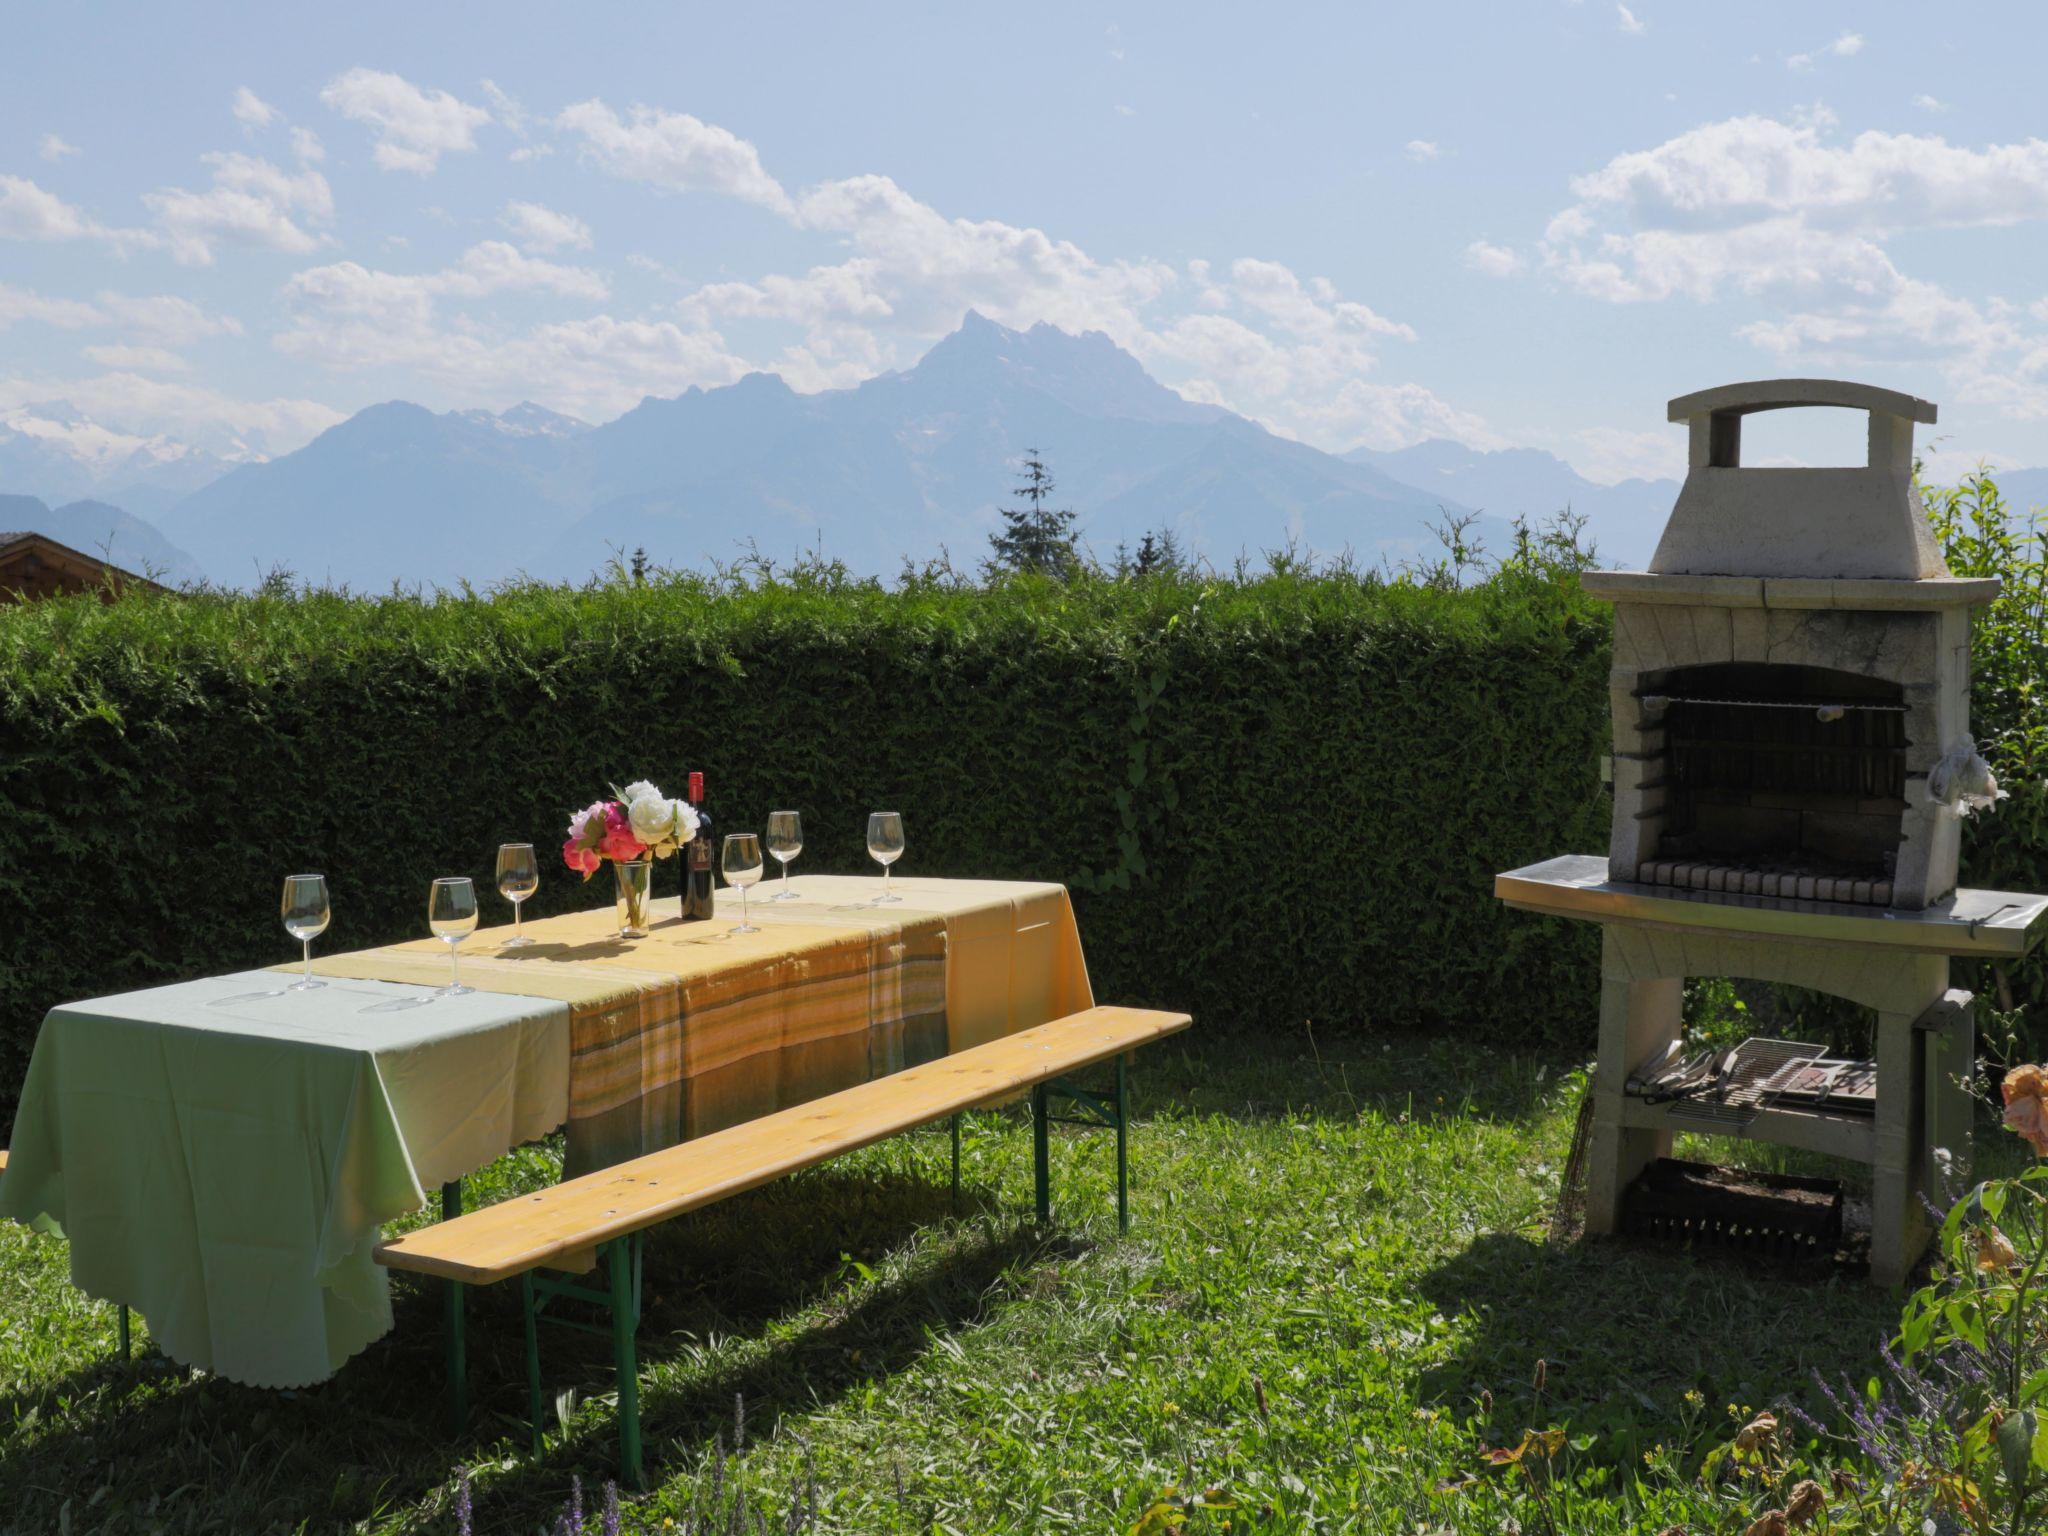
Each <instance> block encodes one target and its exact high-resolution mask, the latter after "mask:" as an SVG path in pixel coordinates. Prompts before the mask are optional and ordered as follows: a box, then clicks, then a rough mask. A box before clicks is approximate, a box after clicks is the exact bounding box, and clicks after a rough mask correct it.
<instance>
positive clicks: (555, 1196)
mask: <svg viewBox="0 0 2048 1536" xmlns="http://www.w3.org/2000/svg"><path fill="white" fill-rule="evenodd" d="M1190 1022H1191V1020H1190V1019H1189V1017H1188V1015H1187V1014H1184V1013H1162V1012H1156V1011H1153V1010H1149V1009H1141V1008H1090V1009H1087V1010H1085V1011H1083V1012H1081V1013H1077V1014H1073V1015H1070V1016H1069V1017H1067V1018H1064V1019H1057V1020H1055V1021H1054V1022H1052V1023H1050V1024H1041V1025H1039V1026H1037V1027H1036V1028H1034V1029H1026V1030H1020V1031H1019V1032H1018V1033H1016V1034H1014V1035H1010V1036H1007V1037H1005V1038H1004V1039H1001V1040H992V1041H990V1042H989V1043H988V1044H986V1045H980V1046H975V1047H973V1048H972V1049H970V1050H966V1051H961V1052H958V1053H957V1054H955V1055H951V1056H945V1057H941V1058H940V1059H939V1060H937V1061H930V1062H926V1063H924V1064H923V1065H921V1066H916V1067H909V1068H906V1069H905V1070H903V1071H901V1072H896V1073H892V1074H891V1075H889V1076H888V1077H883V1078H877V1079H875V1080H874V1081H873V1082H868V1083H862V1084H860V1085H858V1086H856V1087H853V1088H848V1089H845V1090H843V1091H842V1092H839V1093H835V1094H829V1095H827V1096H825V1097H824V1098H821V1099H816V1100H813V1101H812V1102H810V1103H808V1104H799V1105H795V1106H793V1107H792V1108H789V1109H785V1110H780V1111H778V1112H776V1113H775V1114H772V1115H765V1116H763V1117H761V1118H760V1119H758V1120H750V1121H748V1122H746V1123H745V1124H744V1125H736V1126H733V1127H731V1128H729V1129H727V1130H723V1131H718V1132H715V1133H713V1134H712V1135H709V1136H700V1137H698V1138H697V1139H696V1140H694V1141H686V1142H683V1143H682V1144H680V1145H678V1146H674V1147H669V1148H667V1149H665V1150H663V1151H660V1152H654V1153H650V1154H648V1155H647V1156H645V1157H639V1158H635V1159H633V1160H632V1161H631V1162H625V1163H620V1164H618V1165H617V1166H615V1167H612V1168H606V1169H603V1170H601V1171H599V1172H597V1173H593V1174H587V1175H585V1176H584V1177H582V1178H580V1179H570V1180H567V1181H565V1182H563V1183H561V1184H557V1185H555V1186H554V1187H553V1188H552V1189H546V1190H542V1191H540V1192H539V1193H538V1194H532V1195H523V1196H520V1197H518V1198H515V1199H512V1200H506V1201H502V1202H500V1203H499V1204H497V1205H493V1206H488V1207H486V1208H485V1209H483V1210H480V1211H475V1212H472V1213H470V1214H469V1215H466V1216H461V1217H457V1218H456V1219H455V1220H453V1221H446V1222H442V1223H440V1224H438V1225H436V1226H431V1227H423V1228H421V1229H420V1230H418V1231H416V1232H410V1233H407V1234H406V1235H405V1236H403V1237H399V1238H394V1239H392V1240H391V1241H389V1242H385V1243H380V1244H379V1245H378V1247H377V1251H376V1257H377V1262H378V1263H380V1264H383V1265H386V1266H387V1267H389V1268H392V1269H403V1270H411V1271H414V1272H416V1273H419V1274H426V1275H438V1276H440V1277H442V1278H443V1279H448V1280H460V1281H463V1282H465V1283H467V1284H471V1285H488V1284H490V1283H492V1282H493V1281H497V1280H503V1279H506V1278H509V1277H511V1276H513V1275H518V1274H523V1273H524V1272H526V1271H527V1270H530V1269H535V1268H538V1267H540V1266H543V1265H546V1266H549V1267H555V1264H556V1261H557V1260H562V1259H565V1257H566V1256H567V1255H570V1254H577V1253H580V1254H582V1255H585V1256H587V1254H588V1253H589V1251H590V1250H592V1249H593V1248H595V1247H596V1246H597V1245H598V1244H600V1243H606V1242H610V1241H612V1240H613V1239H614V1238H619V1237H625V1236H628V1235H629V1234H631V1233H634V1232H638V1231H641V1230H643V1229H645V1228H647V1227H652V1226H655V1225H658V1224H659V1223H661V1222H664V1221H667V1220H669V1219H670V1218H672V1217H676V1216H680V1215H683V1214H684V1213H685V1212H688V1211H693V1210H696V1209H698V1208H699V1207H702V1206H706V1205H711V1204H714V1203H716V1202H717V1201H719V1200H722V1199H725V1198H726V1197H727V1196H730V1195H735V1194H739V1193H741V1192H743V1191H745V1190H749V1189H753V1188H756V1187H757V1186H759V1185H762V1184H766V1183H769V1182H771V1181H772V1180H775V1179H778V1178H781V1177H782V1176H783V1175H785V1174H789V1173H794V1172H796V1171H798V1170H800V1169H803V1168H808V1167H811V1166H812V1165H813V1164H816V1163H821V1162H824V1161H826V1160H827V1159H829V1158H833V1157H837V1156H839V1155H840V1154H842V1153H845V1152H852V1151H855V1150H857V1149H858V1148H861V1147H865V1146H868V1145H870V1144H871V1143H874V1142H877V1141H882V1140H885V1139H887V1138H888V1137H890V1136H894V1135H897V1134H899V1133H900V1132H903V1131H907V1130H912V1129H915V1128H916V1127H918V1126H920V1125H927V1124H930V1123H931V1122H933V1121H936V1120H943V1119H945V1118H946V1117H947V1116H948V1115H952V1114H956V1113H958V1112H959V1111H961V1110H964V1109H974V1108H977V1107H979V1106H981V1105H984V1104H989V1103H993V1102H995V1101H997V1100H1000V1099H1006V1098H1009V1097H1011V1096H1012V1095H1014V1094H1016V1093H1018V1092H1019V1091H1021V1090H1024V1089H1028V1088H1032V1087H1035V1086H1037V1085H1038V1084H1040V1083H1043V1082H1049V1081H1051V1080H1052V1079H1054V1078H1056V1077H1060V1076H1063V1075H1065V1074H1066V1073H1069V1072H1074V1071H1078V1070H1080V1069H1081V1068H1084V1067H1088V1066H1092V1065H1094V1064H1095V1063H1097V1062H1101V1061H1107V1060H1109V1059H1111V1058H1113V1057H1116V1056H1120V1055H1122V1054H1123V1053H1124V1052H1126V1051H1130V1050H1135V1049H1137V1048H1138V1047H1139V1046H1142V1045H1146V1044H1148V1043H1150V1042H1151V1041H1154V1040H1158V1039H1160V1038H1162V1037H1164V1036H1166V1035H1170V1034H1173V1033H1175V1032H1177V1031H1179V1030H1183V1029H1186V1028H1187V1027H1188V1025H1189V1023H1190ZM584 1262H586V1263H587V1257H586V1258H585V1259H584Z"/></svg>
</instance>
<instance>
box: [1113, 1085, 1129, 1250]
mask: <svg viewBox="0 0 2048 1536" xmlns="http://www.w3.org/2000/svg"><path fill="white" fill-rule="evenodd" d="M1125 1060H1126V1058H1124V1057H1122V1056H1119V1057H1117V1059H1116V1229H1117V1231H1119V1232H1128V1231H1130V1230H1131V1176H1130V1163H1129V1159H1128V1156H1127V1154H1128V1151H1129V1146H1130V1124H1131V1089H1130V1081H1129V1076H1128V1074H1127V1073H1126V1071H1125V1070H1124V1062H1125Z"/></svg>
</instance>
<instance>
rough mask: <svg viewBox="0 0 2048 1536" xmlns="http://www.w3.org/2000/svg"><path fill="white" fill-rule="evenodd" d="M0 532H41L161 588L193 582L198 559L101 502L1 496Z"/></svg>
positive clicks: (141, 521)
mask: <svg viewBox="0 0 2048 1536" xmlns="http://www.w3.org/2000/svg"><path fill="white" fill-rule="evenodd" d="M0 532H6V533H40V534H44V535H46V536H47V537H49V538H53V539H55V540H56V541H57V542H58V543H59V544H67V545H69V546H70V547H71V548H73V549H75V550H77V551H78V552H79V553H80V554H84V555H98V556H100V557H101V558H102V559H106V560H110V561H112V562H113V563H114V564H115V565H118V566H119V567H120V568H121V569H122V570H124V571H129V572H132V573H134V574H135V575H138V576H149V577H152V578H154V579H155V580H157V581H161V582H163V583H164V584H165V585H166V586H176V585H178V584H179V583H181V582H188V581H197V580H198V579H199V577H200V570H199V566H198V563H197V562H196V561H194V560H193V558H192V557H191V556H190V555H188V554H186V553H185V551H184V550H182V549H180V548H178V546H177V545H175V544H173V543H172V542H171V541H170V540H169V539H167V538H165V537H164V536H163V535H162V534H161V533H159V532H157V530H156V529H155V528H153V527H151V526H150V525H149V524H148V523H145V522H144V521H143V520H142V519H141V518H139V517H131V516H129V515H128V514H127V513H126V512H123V511H122V510H121V509H120V508H119V507H111V506H108V505H107V504H106V503H105V502H103V501H74V502H71V503H70V504H69V505H66V506H62V507H54V508H53V507H50V506H47V505H45V504H44V502H43V501H42V500H41V499H40V498H39V497H35V496H6V495H0Z"/></svg>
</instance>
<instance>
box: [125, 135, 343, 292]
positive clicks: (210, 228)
mask: <svg viewBox="0 0 2048 1536" xmlns="http://www.w3.org/2000/svg"><path fill="white" fill-rule="evenodd" d="M200 159H201V160H202V161H203V162H204V163H205V164H206V165H207V166H209V167H211V168H212V171H213V185H212V186H211V187H209V188H207V189H206V190H205V191H203V192H194V191H190V190H188V189H186V188H183V187H164V188H161V189H160V190H158V191H155V192H148V193H145V194H144V195H143V199H142V201H143V204H144V206H145V207H147V208H148V209H149V210H150V211H151V212H152V213H154V214H155V215H156V221H157V226H158V228H159V229H160V230H162V232H163V238H164V240H165V242H166V243H167V244H168V245H169V247H170V251H171V255H172V257H173V258H174V259H175V260H177V261H179V262H181V263H183V264H185V265H186V266H210V265H211V264H212V262H213V257H214V250H215V248H216V247H217V246H219V245H221V244H231V245H248V246H255V247H258V248H260V249H265V250H273V251H284V252H287V253H288V254H291V255H295V256H303V255H305V254H307V253H309V252H311V251H315V250H318V249H319V247H320V245H321V239H320V237H318V236H315V235H313V234H312V233H310V232H308V231H307V230H306V229H305V228H304V227H303V226H302V225H301V223H300V220H304V221H305V222H306V223H311V224H325V223H327V222H328V221H329V220H331V219H332V218H333V217H334V194H333V192H332V190H331V189H330V188H329V187H328V185H327V178H326V177H324V176H322V175H321V174H320V173H319V172H318V171H316V170H314V169H313V168H312V167H310V166H303V167H301V168H300V169H299V170H298V171H297V172H291V171H286V170H282V169H280V168H279V167H277V166H276V165H273V164H272V163H271V162H270V161H268V160H264V159H260V158H258V157H257V156H255V155H244V154H236V153H232V152H230V153H215V154H209V155H202V156H201V157H200Z"/></svg>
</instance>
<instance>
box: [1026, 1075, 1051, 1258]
mask: <svg viewBox="0 0 2048 1536" xmlns="http://www.w3.org/2000/svg"><path fill="white" fill-rule="evenodd" d="M1047 1097H1048V1095H1047V1093H1046V1087H1045V1084H1043V1083H1040V1084H1039V1085H1038V1086H1037V1087H1036V1088H1034V1089H1032V1090H1031V1171H1032V1183H1033V1188H1034V1192H1035V1193H1036V1195H1037V1201H1038V1207H1037V1208H1038V1224H1039V1225H1040V1226H1045V1225H1047V1224H1048V1223H1050V1222H1051V1221H1052V1121H1051V1113H1052V1111H1051V1107H1050V1106H1049V1105H1048V1104H1047V1102H1046V1099H1047Z"/></svg>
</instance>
